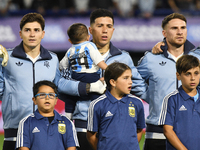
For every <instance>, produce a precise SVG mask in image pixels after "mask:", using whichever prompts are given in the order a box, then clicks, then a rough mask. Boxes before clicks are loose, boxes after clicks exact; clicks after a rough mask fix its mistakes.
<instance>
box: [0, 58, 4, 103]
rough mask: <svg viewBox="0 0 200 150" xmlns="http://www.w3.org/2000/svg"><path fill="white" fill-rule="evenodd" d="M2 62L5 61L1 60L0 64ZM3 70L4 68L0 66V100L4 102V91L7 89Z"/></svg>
mask: <svg viewBox="0 0 200 150" xmlns="http://www.w3.org/2000/svg"><path fill="white" fill-rule="evenodd" d="M2 61H3V59H2V58H0V64H1V62H2ZM3 69H4V67H3V66H2V65H0V100H2V97H3V91H4V87H5V84H4V75H3Z"/></svg>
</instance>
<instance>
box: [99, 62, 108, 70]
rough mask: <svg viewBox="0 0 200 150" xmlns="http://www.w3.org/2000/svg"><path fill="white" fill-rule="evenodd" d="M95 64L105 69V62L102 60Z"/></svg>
mask: <svg viewBox="0 0 200 150" xmlns="http://www.w3.org/2000/svg"><path fill="white" fill-rule="evenodd" d="M97 66H98V67H99V68H101V69H103V70H106V68H107V64H106V63H105V62H104V61H100V62H99V63H98V64H97Z"/></svg>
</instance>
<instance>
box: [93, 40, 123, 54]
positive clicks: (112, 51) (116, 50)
mask: <svg viewBox="0 0 200 150" xmlns="http://www.w3.org/2000/svg"><path fill="white" fill-rule="evenodd" d="M91 42H93V41H92V40H91ZM121 54H122V52H121V51H120V50H119V49H118V48H116V47H115V46H113V44H112V43H111V42H110V55H111V56H115V55H121Z"/></svg>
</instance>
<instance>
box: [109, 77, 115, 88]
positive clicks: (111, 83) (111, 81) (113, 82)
mask: <svg viewBox="0 0 200 150" xmlns="http://www.w3.org/2000/svg"><path fill="white" fill-rule="evenodd" d="M110 85H111V86H113V87H116V81H115V80H114V79H110Z"/></svg>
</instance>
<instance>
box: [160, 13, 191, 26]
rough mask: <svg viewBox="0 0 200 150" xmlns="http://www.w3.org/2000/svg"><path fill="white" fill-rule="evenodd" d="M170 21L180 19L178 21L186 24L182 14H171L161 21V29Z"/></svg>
mask: <svg viewBox="0 0 200 150" xmlns="http://www.w3.org/2000/svg"><path fill="white" fill-rule="evenodd" d="M172 19H180V20H183V21H185V23H187V19H186V18H185V16H184V15H182V14H179V13H172V14H170V15H168V16H166V17H165V18H164V19H163V21H162V28H163V29H164V28H165V26H166V25H167V24H168V22H169V21H170V20H172Z"/></svg>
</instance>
